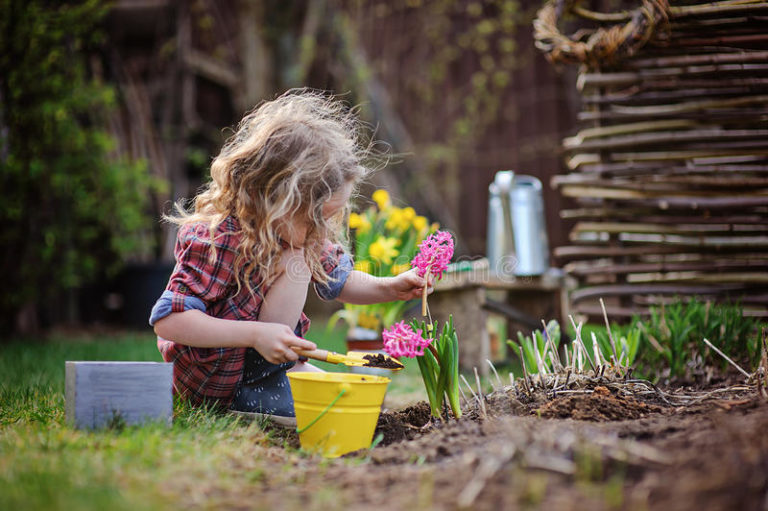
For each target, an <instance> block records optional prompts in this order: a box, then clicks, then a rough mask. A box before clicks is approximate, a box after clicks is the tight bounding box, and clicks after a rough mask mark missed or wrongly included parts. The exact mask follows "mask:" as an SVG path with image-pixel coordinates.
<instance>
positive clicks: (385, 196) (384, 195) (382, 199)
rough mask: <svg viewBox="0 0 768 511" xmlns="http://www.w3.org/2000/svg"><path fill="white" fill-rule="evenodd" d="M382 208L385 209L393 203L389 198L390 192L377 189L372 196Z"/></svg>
mask: <svg viewBox="0 0 768 511" xmlns="http://www.w3.org/2000/svg"><path fill="white" fill-rule="evenodd" d="M371 198H372V199H373V200H374V202H376V205H377V206H379V209H380V210H382V211H383V210H385V209H387V208H388V207H390V206H391V205H392V201H391V200H390V199H389V192H387V191H386V190H381V189H379V190H376V191H375V192H373V195H372V197H371Z"/></svg>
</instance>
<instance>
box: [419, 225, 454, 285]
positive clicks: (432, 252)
mask: <svg viewBox="0 0 768 511" xmlns="http://www.w3.org/2000/svg"><path fill="white" fill-rule="evenodd" d="M451 257H453V237H452V236H451V233H449V232H447V231H437V232H436V233H434V234H432V235H430V236H428V237H427V238H426V239H425V240H424V241H422V242H421V244H420V245H419V253H418V254H416V257H414V258H413V261H411V267H412V268H416V273H418V275H419V277H423V276H424V275H426V274H427V271H429V272H430V273H431V274H432V275H434V276H435V277H437V279H438V280H439V279H440V278H441V277H442V276H443V272H444V271H445V270H446V268H448V263H449V262H451Z"/></svg>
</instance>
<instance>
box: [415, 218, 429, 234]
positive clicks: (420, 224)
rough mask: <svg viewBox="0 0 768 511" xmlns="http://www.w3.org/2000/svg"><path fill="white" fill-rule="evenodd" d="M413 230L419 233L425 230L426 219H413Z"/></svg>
mask: <svg viewBox="0 0 768 511" xmlns="http://www.w3.org/2000/svg"><path fill="white" fill-rule="evenodd" d="M413 228H414V229H416V230H417V231H419V232H421V231H423V230H424V229H426V228H427V217H425V216H417V217H416V218H414V219H413Z"/></svg>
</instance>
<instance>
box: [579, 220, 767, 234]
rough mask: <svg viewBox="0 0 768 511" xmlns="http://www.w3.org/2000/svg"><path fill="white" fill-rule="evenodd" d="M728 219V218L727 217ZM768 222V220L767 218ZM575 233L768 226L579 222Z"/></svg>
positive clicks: (727, 230) (749, 229) (732, 231)
mask: <svg viewBox="0 0 768 511" xmlns="http://www.w3.org/2000/svg"><path fill="white" fill-rule="evenodd" d="M726 218H727V217H726ZM766 221H768V218H766ZM571 232H573V233H581V232H592V233H600V232H607V233H615V234H618V233H644V234H695V235H699V234H712V233H720V234H737V233H753V232H768V225H766V224H762V225H755V224H751V225H750V224H748V225H738V224H730V223H721V224H715V223H708V224H695V223H690V224H675V225H665V224H652V223H639V222H578V223H577V224H576V225H575V226H574V227H573V230H572V231H571Z"/></svg>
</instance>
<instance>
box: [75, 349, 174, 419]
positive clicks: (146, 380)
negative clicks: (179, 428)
mask: <svg viewBox="0 0 768 511" xmlns="http://www.w3.org/2000/svg"><path fill="white" fill-rule="evenodd" d="M65 372H66V375H65V380H66V387H65V398H66V407H65V408H66V420H67V423H68V424H70V425H71V426H73V427H75V428H84V429H95V428H102V427H105V426H109V425H113V424H115V423H116V422H119V423H122V424H125V425H131V424H141V423H144V422H147V421H158V422H161V423H165V424H168V425H170V424H171V421H172V420H173V387H172V386H173V364H171V363H159V362H79V361H67V362H66V364H65Z"/></svg>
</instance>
